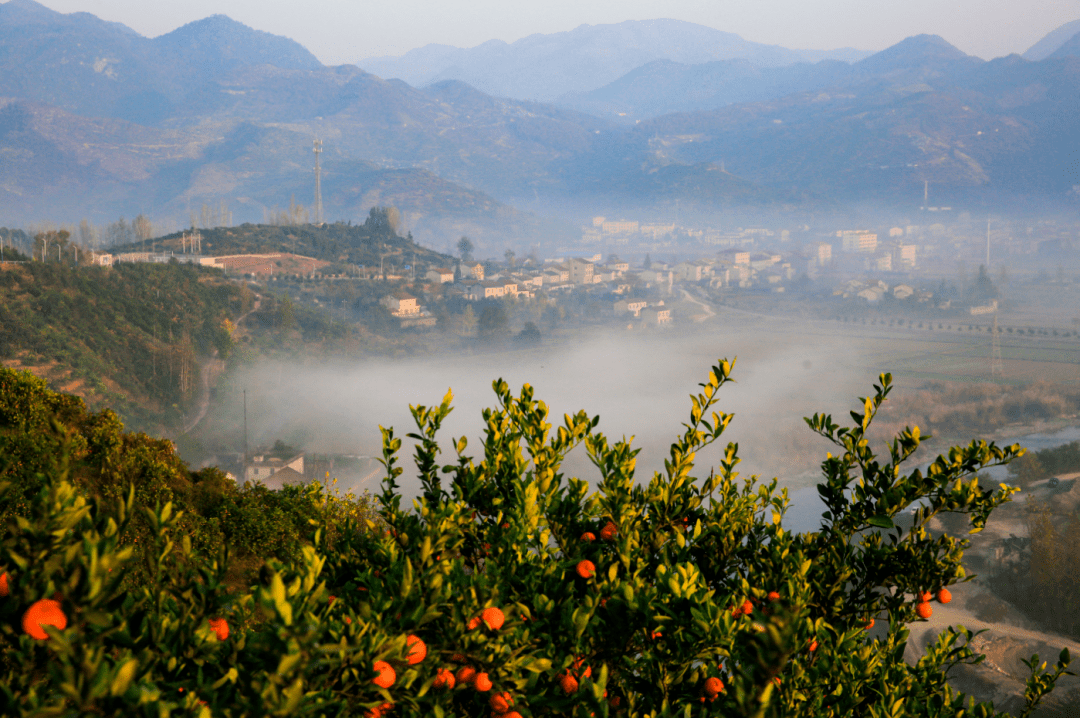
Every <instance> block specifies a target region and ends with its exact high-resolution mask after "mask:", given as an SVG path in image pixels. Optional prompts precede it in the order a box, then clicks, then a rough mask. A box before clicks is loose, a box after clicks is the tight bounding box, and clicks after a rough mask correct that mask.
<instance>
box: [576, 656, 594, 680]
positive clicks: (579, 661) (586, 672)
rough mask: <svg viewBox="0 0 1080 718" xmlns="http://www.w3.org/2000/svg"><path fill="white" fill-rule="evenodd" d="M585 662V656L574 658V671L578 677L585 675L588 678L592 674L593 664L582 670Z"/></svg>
mask: <svg viewBox="0 0 1080 718" xmlns="http://www.w3.org/2000/svg"><path fill="white" fill-rule="evenodd" d="M584 662H585V659H584V658H576V659H574V665H573V668H574V673H575V675H576V676H577V677H581V676H585V677H586V678H589V677H590V676H592V667H591V666H585V670H584V671H582V670H581V664H582V663H584Z"/></svg>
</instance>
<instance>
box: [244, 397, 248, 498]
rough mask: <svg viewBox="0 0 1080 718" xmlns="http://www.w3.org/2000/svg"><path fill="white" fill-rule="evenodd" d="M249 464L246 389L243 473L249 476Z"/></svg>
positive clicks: (245, 400) (245, 398)
mask: <svg viewBox="0 0 1080 718" xmlns="http://www.w3.org/2000/svg"><path fill="white" fill-rule="evenodd" d="M247 464H248V432H247V389H244V468H243V473H244V474H245V478H246V474H247Z"/></svg>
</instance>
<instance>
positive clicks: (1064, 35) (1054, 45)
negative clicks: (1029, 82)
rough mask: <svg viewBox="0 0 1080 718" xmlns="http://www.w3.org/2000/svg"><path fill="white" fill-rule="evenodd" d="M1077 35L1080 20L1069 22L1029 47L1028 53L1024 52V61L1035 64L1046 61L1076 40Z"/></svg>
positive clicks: (1079, 31) (1079, 32)
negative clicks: (1031, 61)
mask: <svg viewBox="0 0 1080 718" xmlns="http://www.w3.org/2000/svg"><path fill="white" fill-rule="evenodd" d="M1077 34H1080V20H1073V21H1072V22H1067V23H1065V24H1064V25H1062V26H1061V27H1059V28H1057V29H1056V30H1053V31H1052V32H1050V33H1049V34H1047V36H1046V37H1044V38H1043V39H1041V40H1039V41H1038V42H1037V43H1035V44H1034V45H1032V46H1031V47H1029V48H1028V49H1027V51H1025V52H1024V59H1025V60H1033V61H1035V62H1038V61H1039V60H1045V59H1046V58H1048V57H1050V56H1051V55H1053V54H1054V53H1055V52H1056V51H1057V50H1058V49H1059V48H1061V47H1062V46H1063V45H1064V44H1065V43H1067V42H1068V41H1069V40H1072V39H1075V38H1076V35H1077ZM1072 54H1074V55H1075V54H1076V53H1075V52H1073V53H1072ZM1059 57H1061V55H1059Z"/></svg>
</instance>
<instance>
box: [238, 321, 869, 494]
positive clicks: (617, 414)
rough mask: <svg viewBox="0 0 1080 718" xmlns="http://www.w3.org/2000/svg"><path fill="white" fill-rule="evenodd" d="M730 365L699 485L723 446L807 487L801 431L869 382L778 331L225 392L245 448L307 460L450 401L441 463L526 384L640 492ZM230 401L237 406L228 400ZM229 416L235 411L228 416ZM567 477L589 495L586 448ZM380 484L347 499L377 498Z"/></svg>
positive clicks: (839, 356)
mask: <svg viewBox="0 0 1080 718" xmlns="http://www.w3.org/2000/svg"><path fill="white" fill-rule="evenodd" d="M736 356H737V357H738V360H737V362H736V365H735V369H734V372H733V376H734V378H735V380H736V383H733V384H730V385H728V386H727V387H725V388H724V389H723V390H722V391H721V393H720V403H719V409H720V410H721V411H726V412H731V413H734V414H735V418H734V420H733V421H732V423H731V425H730V427H729V430H728V431H727V432H726V433H725V435H724V440H723V441H722V442H719V443H718V444H717V445H714V446H713V447H711V448H710V449H708V450H706V451H704V452H701V453H700V454H699V455H698V457H697V468H696V470H695V474H694V475H696V476H699V477H704V476H707V475H708V473H709V469H710V468H711V467H713V466H716V465H717V462H718V459H719V457H720V456H721V454H722V451H723V448H724V446H726V443H727V441H734V442H737V443H739V453H740V456H741V457H742V459H743V463H742V464H740V467H739V468H740V469H741V471H742V475H743V476H744V477H745V476H748V475H749V474H751V473H754V474H761V475H763V478H765V479H769V478H771V477H773V476H777V477H779V478H780V485H781V486H786V487H789V488H791V489H795V488H800V487H807V486H810V485H812V484H813V483H815V481H816V477H817V472H816V467H817V465H818V464H819V463H820V461H821V460H822V459H823V458H824V455H825V452H826V451H828V450H829V446H828V444H827V442H825V441H824V440H822V439H820V438H819V437H816V436H815V435H813V434H812V433H811V432H810V431H809V429H808V428H807V427H806V425H805V423H804V422H803V421H802V417H803V416H808V415H811V414H812V413H814V412H815V411H826V412H830V413H832V414H833V415H834V416H835V417H836V419H837V420H838V421H843V420H844V419H847V418H849V417H847V411H848V410H849V409H852V408H859V407H858V403H857V401H856V397H858V396H865V395H866V394H867V393H868V392H869V391H870V390H871V385H872V383H873V382H874V381H875V380H876V377H877V373H878V371H879V370H878V369H868V368H866V367H865V366H864V364H865V361H864V360H863V357H862V356H861V354H860V352H859V351H857V350H855V349H852V348H851V347H848V346H844V345H842V344H841V343H840V340H839V339H836V338H829V337H825V336H798V335H790V334H787V333H786V332H783V333H782V332H781V327H768V326H766V327H763V328H762V329H761V330H757V331H747V330H746V329H740V330H724V329H722V328H718V327H717V328H711V329H710V331H702V332H701V333H699V334H696V335H691V334H687V333H680V332H670V333H661V334H653V335H607V336H596V337H593V338H583V339H580V340H568V341H564V342H563V343H562V344H560V345H558V346H547V347H541V348H539V349H536V350H528V351H525V350H521V351H513V350H510V351H496V350H493V351H490V352H484V351H477V352H476V353H475V354H473V355H469V356H463V355H456V356H444V357H439V358H434V359H418V358H407V359H400V360H379V361H372V360H363V361H358V362H356V363H349V362H338V363H335V364H333V365H327V366H323V367H317V368H316V367H311V366H295V365H284V364H269V363H267V364H262V365H259V366H258V367H256V368H254V369H253V370H251V371H250V373H248V374H247V375H245V376H243V377H241V378H240V380H239V381H238V382H236V383H235V384H233V386H232V387H231V389H232V392H233V393H234V394H238V393H239V391H240V390H241V389H242V388H245V387H246V388H247V391H248V423H249V434H250V437H251V444H252V446H255V445H256V444H269V443H272V442H273V441H274V440H275V439H279V438H280V439H284V440H285V441H287V442H288V443H290V444H293V445H297V446H302V447H303V448H305V449H306V450H307V451H309V452H325V453H331V452H333V453H347V454H356V455H366V456H378V455H379V454H380V452H381V440H380V435H379V428H378V427H379V425H380V424H381V425H383V426H393V427H394V429H395V433H396V435H397V436H399V437H402V438H403V440H404V435H405V434H406V433H408V432H409V431H412V430H413V428H414V425H413V422H412V418H411V416H410V414H409V408H408V407H409V404H425V405H434V404H438V403H439V402H440V401H441V399H442V397H443V395H444V394H445V392H446V390H447V389H448V388H451V389H452V390H453V392H454V402H453V406H454V411H453V413H452V414H451V415H450V417H449V418H448V420H447V422H446V423H445V425H444V428H443V431H442V433H441V435H440V436H441V441H440V443H441V445H442V446H443V447H444V451H443V453H442V458H441V460H442V461H443V462H444V463H452V462H453V461H455V460H456V456H455V454H454V452H453V450H452V449H450V448H449V447H450V446H451V439H452V438H455V437H458V436H461V435H465V436H466V437H467V438H468V439H469V442H470V445H469V448H468V449H467V450H466V454H470V455H474V456H475V455H477V454H478V453H480V451H481V450H482V429H483V422H482V418H481V411H482V409H484V408H485V407H488V406H492V405H494V404H495V395H494V393H493V392H492V389H491V383H492V381H493V380H494V379H496V378H500V377H501V378H503V379H505V380H506V381H507V382H508V383H509V385H510V387H511V389H512V390H513V391H514V392H515V393H517V392H518V391H520V388H521V385H522V384H524V383H526V382H528V383H530V384H531V385H532V386H533V387H534V388H535V397H536V398H538V399H539V400H542V401H544V402H546V403H547V404H548V406H549V407H550V409H551V420H552V423H553V424H555V425H556V426H557V425H559V424H561V423H562V416H563V414H564V413H573V412H575V411H578V410H581V409H584V410H585V411H586V412H587V413H588V414H589V415H590V416H593V415H597V414H598V415H599V416H600V423H599V426H598V427H597V430H599V431H602V432H603V433H604V434H605V435H606V436H607V437H608V438H609V440H611V441H614V440H616V439H618V438H621V437H623V436H626V437H630V436H634V441H633V445H634V446H635V447H638V448H641V449H642V452H641V454H640V455H639V457H638V465H637V466H638V469H637V478H638V480H639V481H640V482H643V483H647V482H648V481H649V480H650V479H651V477H652V472H653V471H654V470H662V469H663V461H664V458H665V457H666V455H667V453H668V447H669V446H670V443H671V441H672V440H673V439H674V437H675V436H676V435H677V433H678V432H679V430H680V429H681V423H682V422H684V421H687V420H688V416H689V411H690V401H689V394H690V393H691V392H692V391H695V390H696V389H697V384H698V383H699V382H701V381H703V380H704V379H705V378H706V377H707V374H708V371H709V369H710V367H711V366H712V364H713V363H715V362H716V360H717V359H718V358H721V357H728V358H734V357H736ZM237 398H239V397H237ZM229 403H231V404H232V406H237V403H236V402H229ZM401 459H402V463H401V465H402V466H403V467H404V468H405V473H404V475H403V476H402V477H401V479H400V482H401V487H402V493H403V494H404V495H405V496H406V497H412V496H416V495H417V494H418V493H419V482H418V481H417V480H416V479H415V477H414V472H415V469H414V467H413V464H412V461H411V444H410V442H408V440H405V443H404V446H403V447H402V452H401ZM564 473H565V474H566V475H567V476H577V477H579V478H582V479H586V480H588V481H589V482H590V483H591V484H593V485H594V486H595V484H596V480H597V471H596V469H595V467H593V466H592V464H591V463H590V462H589V459H588V456H587V454H586V452H585V449H584V447H583V446H582V447H578V448H577V449H575V450H574V451H573V452H572V453H571V454H570V456H569V457H568V460H567V462H566V463H565V464H564ZM381 478H382V474H381V472H373V473H370V474H369V475H368V476H367V477H366V480H365V481H362V482H358V483H357V484H354V485H352V486H348V487H347V488H354V489H358V490H361V491H362V490H363V489H370V490H372V491H377V490H378V488H379V482H380V480H381Z"/></svg>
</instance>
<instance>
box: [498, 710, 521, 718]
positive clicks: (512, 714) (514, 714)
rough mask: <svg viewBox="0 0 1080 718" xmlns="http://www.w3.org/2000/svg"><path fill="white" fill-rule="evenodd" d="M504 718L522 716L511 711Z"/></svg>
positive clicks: (519, 717) (518, 717)
mask: <svg viewBox="0 0 1080 718" xmlns="http://www.w3.org/2000/svg"><path fill="white" fill-rule="evenodd" d="M502 718H521V714H520V713H518V712H517V711H510V712H509V713H503V715H502Z"/></svg>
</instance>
